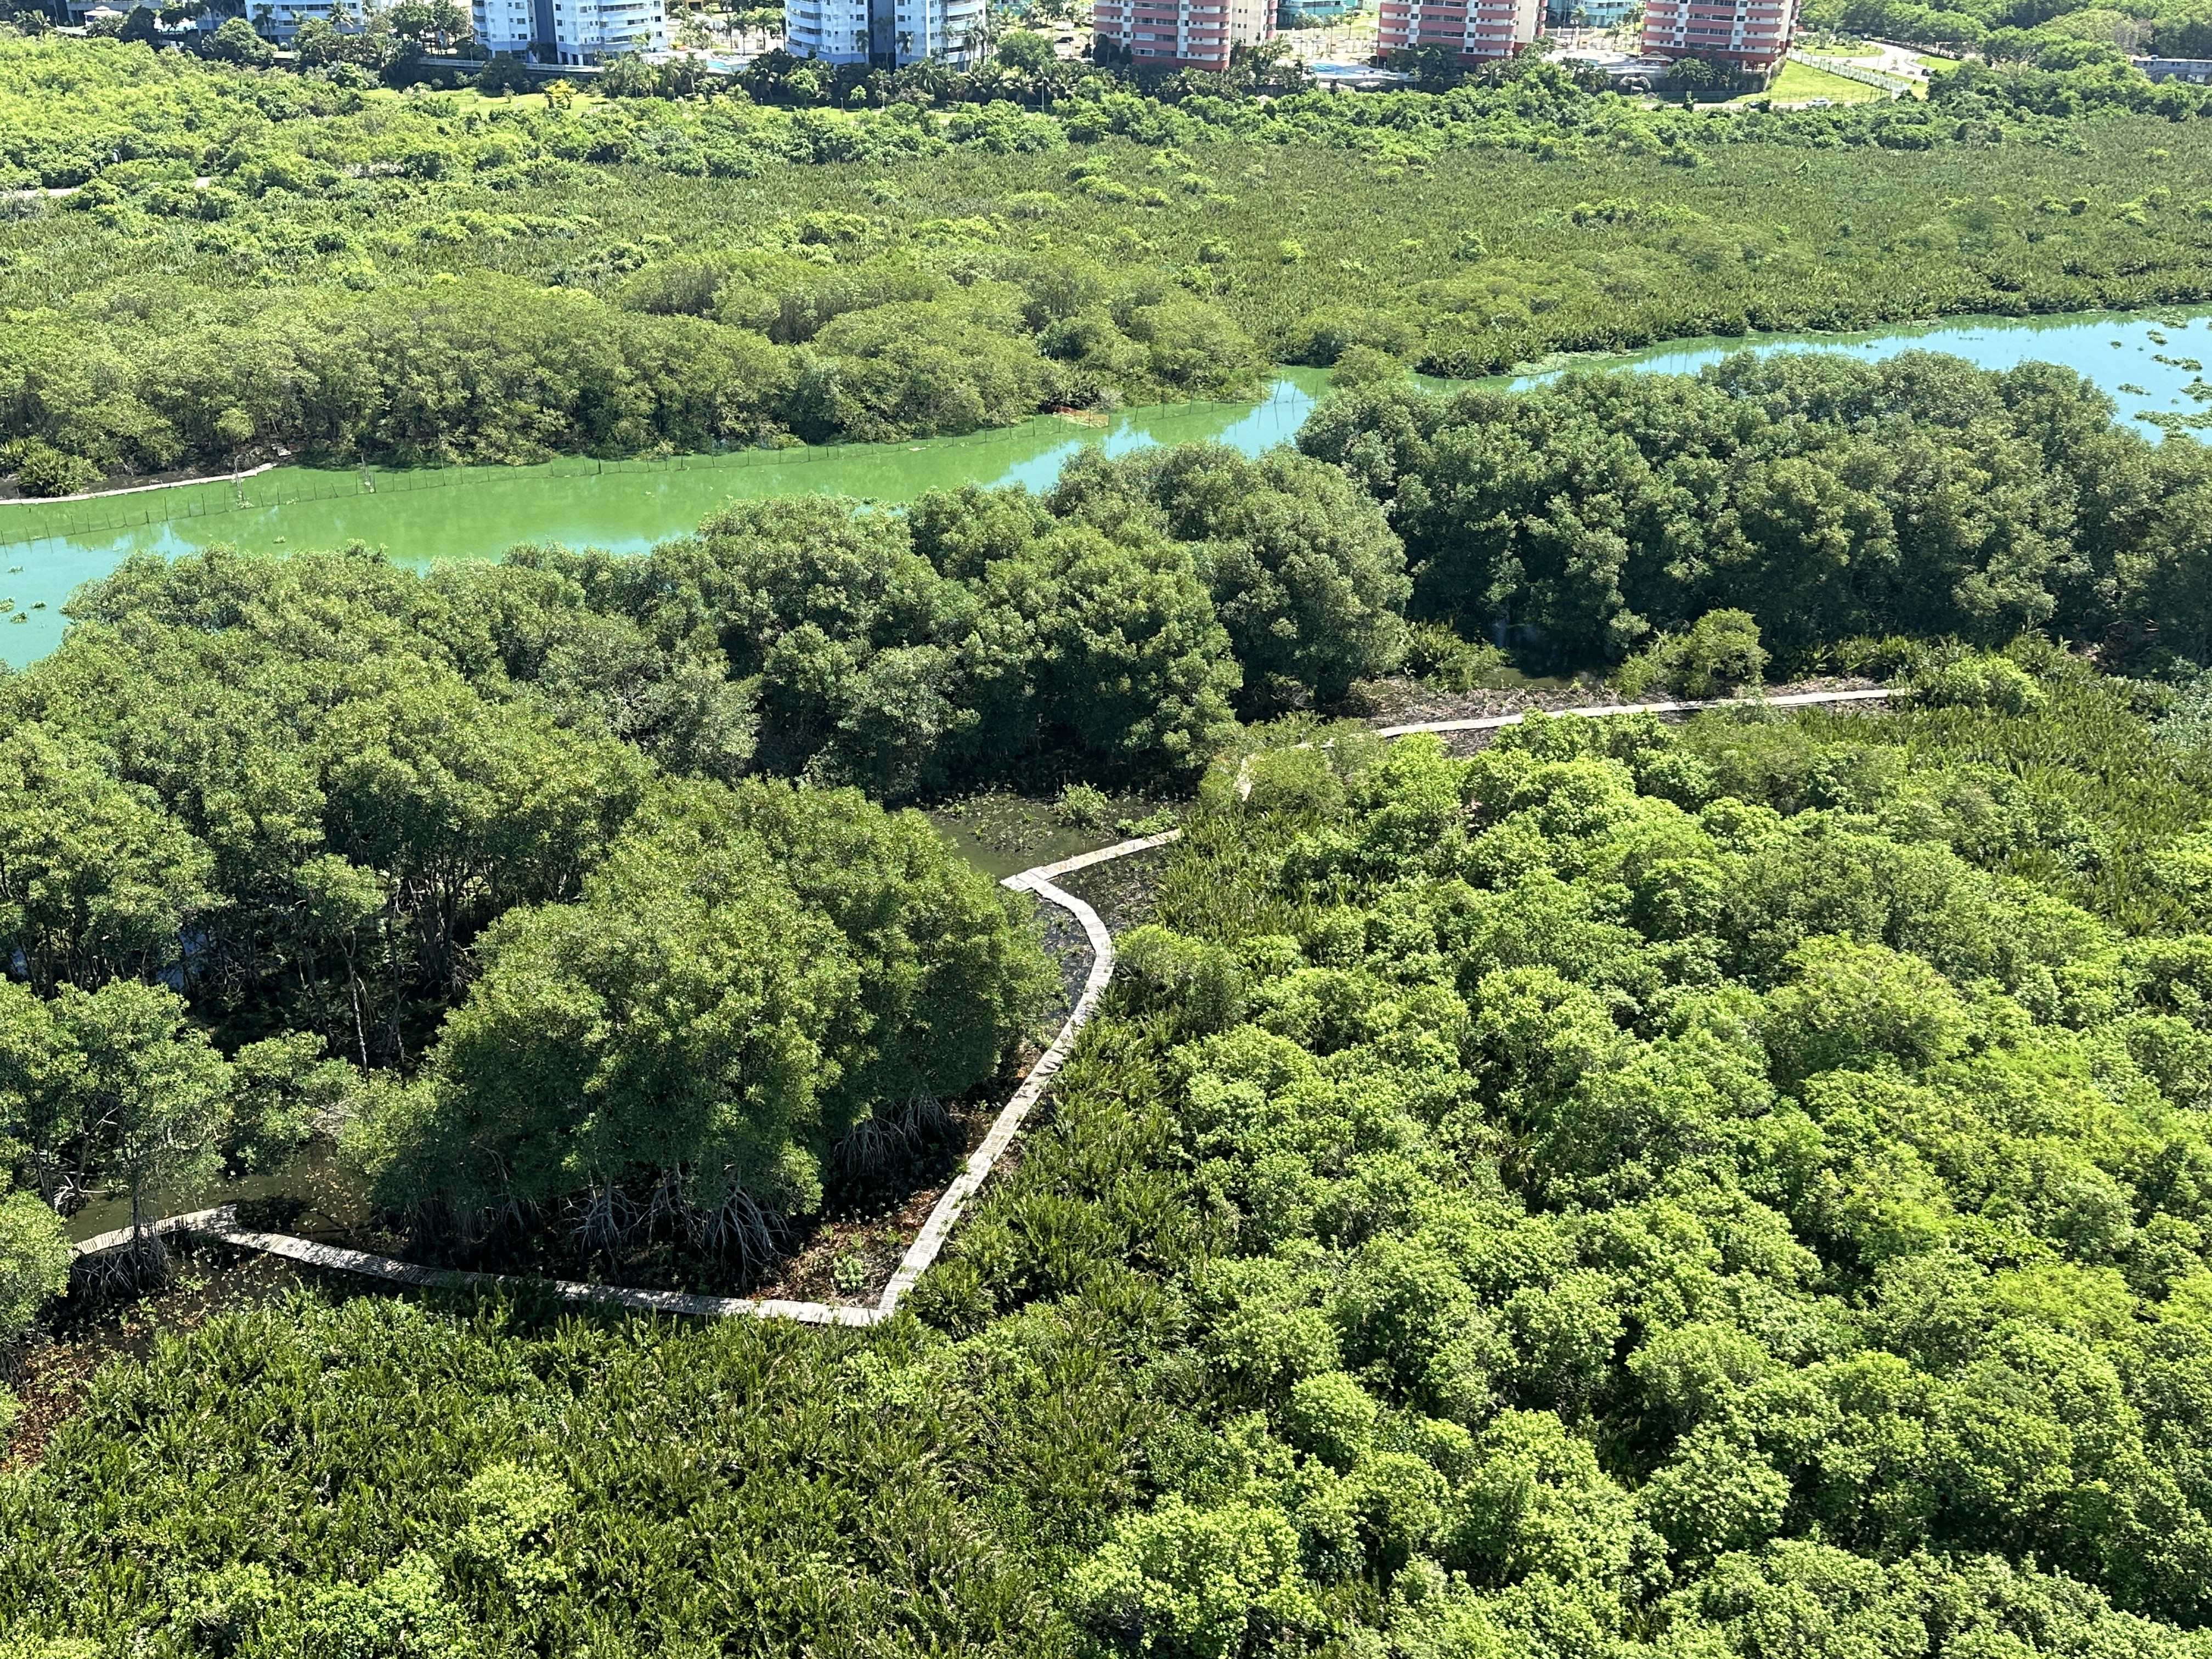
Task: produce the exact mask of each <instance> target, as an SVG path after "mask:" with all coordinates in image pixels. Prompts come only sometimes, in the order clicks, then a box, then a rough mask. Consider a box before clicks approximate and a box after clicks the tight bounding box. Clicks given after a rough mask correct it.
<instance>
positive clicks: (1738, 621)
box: [1613, 611, 1766, 698]
mask: <svg viewBox="0 0 2212 1659" xmlns="http://www.w3.org/2000/svg"><path fill="white" fill-rule="evenodd" d="M1765 668H1766V652H1765V648H1764V647H1761V646H1760V644H1759V624H1758V623H1757V622H1755V621H1753V618H1752V615H1751V613H1750V612H1749V611H1707V612H1705V615H1704V616H1702V617H1699V618H1698V620H1697V621H1696V622H1695V623H1692V624H1691V625H1690V628H1689V629H1688V631H1687V632H1686V633H1681V634H1672V635H1668V636H1667V637H1665V638H1663V639H1662V640H1660V641H1658V643H1657V644H1656V645H1653V646H1650V647H1648V648H1646V649H1644V650H1643V651H1640V652H1638V653H1637V654H1636V655H1634V656H1632V657H1631V658H1630V659H1628V660H1627V661H1626V662H1625V663H1623V664H1621V665H1620V671H1619V673H1618V674H1616V675H1615V676H1614V680H1613V683H1614V684H1615V685H1616V686H1618V687H1619V688H1620V694H1621V696H1625V697H1639V696H1645V695H1646V694H1648V693H1652V692H1672V693H1674V694H1675V695H1677V696H1686V697H1700V698H1702V697H1717V696H1724V695H1726V694H1727V693H1728V692H1729V691H1732V690H1735V688H1736V687H1738V686H1741V685H1756V684H1759V676H1760V675H1761V674H1762V673H1764V672H1765Z"/></svg>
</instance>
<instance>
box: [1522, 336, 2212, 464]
mask: <svg viewBox="0 0 2212 1659" xmlns="http://www.w3.org/2000/svg"><path fill="white" fill-rule="evenodd" d="M1739 351H1756V352H1759V353H1760V354H1761V355H1765V354H1768V353H1771V352H1776V351H1835V352H1840V353H1842V354H1843V355H1844V356H1850V357H1857V358H1859V359H1861V360H1862V361H1865V362H1874V361H1876V360H1878V359H1880V358H1883V357H1894V356H1897V355H1898V354H1899V352H1903V351H1942V352H1948V353H1949V354H1951V355H1952V356H1956V357H1964V358H1965V359H1966V360H1967V361H1968V362H1972V363H1973V364H1976V365H1977V366H1978V367H1980V368H2014V367H2015V366H2016V365H2018V364H2021V363H2025V362H2046V363H2058V364H2061V365H2063V367H2065V368H2070V369H2072V370H2074V371H2075V373H2076V374H2081V376H2082V377H2083V378H2085V379H2087V380H2093V381H2094V382H2095V383H2096V384H2097V385H2098V386H2100V387H2101V388H2102V389H2103V390H2104V392H2105V393H2106V395H2107V396H2108V397H2110V398H2112V400H2113V401H2114V402H2115V403H2116V404H2118V407H2119V416H2120V418H2121V419H2122V420H2124V421H2125V422H2128V423H2129V424H2130V425H2131V426H2133V427H2135V428H2136V430H2137V431H2139V432H2141V433H2142V435H2144V436H2145V437H2148V438H2151V439H2154V440H2155V439H2156V438H2157V437H2158V436H2159V435H2160V430H2161V428H2160V427H2159V425H2158V423H2157V422H2155V421H2152V420H2148V419H2146V418H2145V417H2146V416H2153V415H2167V416H2172V415H2192V414H2196V413H2197V412H2199V411H2200V410H2206V409H2207V408H2208V407H2212V405H2208V404H2207V403H2205V402H2200V401H2198V399H2197V398H2191V396H2190V395H2189V388H2190V387H2191V386H2192V385H2193V386H2197V387H2198V388H2199V389H2200V390H2199V395H2200V397H2204V396H2212V388H2208V387H2207V384H2206V381H2205V379H2204V375H2205V372H2206V365H2207V364H2212V313H2205V312H2201V311H2199V312H2185V311H2168V312H2109V311H2108V312H2089V313H2075V314H2073V315H2069V316H2065V317H1964V318H1957V317H1954V318H1953V319H1950V320H1949V321H1948V322H1942V323H1912V324H1905V325H1899V326H1898V327H1894V328H1884V329H1876V330H1873V331H1869V332H1868V333H1864V334H1753V335H1747V336H1739V337H1725V336H1713V337H1708V338H1705V339H1701V340H1669V341H1668V342H1667V343H1665V344H1663V345H1656V346H1649V347H1646V348H1645V349H1643V350H1641V351H1631V352H1624V353H1620V354H1617V355H1597V354H1592V355H1589V356H1565V357H1561V358H1559V359H1557V360H1556V361H1555V362H1547V363H1544V364H1541V365H1539V366H1538V372H1536V373H1533V374H1519V375H1512V376H1504V375H1501V376H1499V377H1498V380H1496V381H1495V382H1494V384H1497V385H1500V386H1510V387H1512V388H1514V389H1515V390H1516V391H1517V390H1519V389H1521V388H1522V387H1524V386H1534V385H1535V384H1537V383H1538V382H1540V381H1543V380H1552V379H1553V378H1555V377H1557V376H1558V375H1559V374H1564V373H1565V372H1566V371H1567V370H1569V369H1571V368H1634V369H1642V370H1644V371H1646V372H1649V373H1652V374H1696V373H1697V372H1698V371H1699V369H1701V368H1710V367H1711V365H1713V364H1715V363H1717V362H1720V360H1721V359H1722V358H1723V357H1726V356H1730V355H1731V354H1733V353H1735V352H1739ZM2200 360H2201V361H2200Z"/></svg>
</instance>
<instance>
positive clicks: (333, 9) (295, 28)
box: [71, 0, 362, 46]
mask: <svg viewBox="0 0 2212 1659" xmlns="http://www.w3.org/2000/svg"><path fill="white" fill-rule="evenodd" d="M130 3H131V0H125V9H127V8H128V6H129V5H130ZM71 9H72V10H74V9H75V8H74V7H72V8H71ZM210 15H212V13H210ZM246 15H247V16H248V17H250V18H252V21H253V27H254V28H255V30H256V31H257V32H258V33H260V34H261V35H262V36H263V37H264V39H267V40H274V41H275V42H276V44H277V45H278V46H290V45H291V44H292V40H293V37H294V36H295V35H297V34H298V33H299V32H300V25H301V24H302V23H304V22H307V21H308V20H309V19H310V18H313V19H315V20H318V21H321V22H325V23H328V24H330V25H331V27H334V28H339V29H348V30H351V29H356V28H359V27H361V21H362V20H361V8H360V7H359V6H358V5H355V4H352V3H349V0H275V3H274V4H270V5H268V6H266V7H265V8H264V7H263V6H261V5H255V6H252V7H250V8H249V9H247V11H246ZM218 21H220V20H218Z"/></svg>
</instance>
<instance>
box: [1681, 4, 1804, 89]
mask: <svg viewBox="0 0 2212 1659" xmlns="http://www.w3.org/2000/svg"><path fill="white" fill-rule="evenodd" d="M1796 27H1797V0H1645V4H1644V56H1645V57H1646V58H1712V59H1713V60H1714V61H1716V62H1718V63H1729V64H1735V65H1736V66H1737V67H1738V68H1739V69H1744V70H1752V71H1753V72H1754V73H1757V74H1761V75H1764V74H1765V73H1766V72H1767V71H1768V70H1771V69H1773V68H1774V67H1775V66H1776V65H1777V64H1780V63H1781V62H1782V60H1783V59H1784V58H1785V57H1787V56H1788V55H1789V52H1790V32H1791V31H1792V30H1793V29H1795V28H1796Z"/></svg>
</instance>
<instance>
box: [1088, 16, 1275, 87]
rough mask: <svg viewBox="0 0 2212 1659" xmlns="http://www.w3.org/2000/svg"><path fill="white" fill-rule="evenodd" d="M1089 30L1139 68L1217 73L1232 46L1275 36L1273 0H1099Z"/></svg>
mask: <svg viewBox="0 0 2212 1659" xmlns="http://www.w3.org/2000/svg"><path fill="white" fill-rule="evenodd" d="M1091 28H1092V30H1093V31H1094V32H1095V33H1097V37H1098V40H1099V42H1100V44H1101V45H1103V46H1118V47H1119V48H1120V49H1121V51H1122V52H1126V53H1127V55H1128V56H1129V57H1130V58H1132V59H1133V61H1135V62H1137V63H1139V64H1160V65H1161V66H1162V67H1164V68H1167V69H1198V70H1225V69H1227V68H1228V67H1229V51H1230V48H1231V47H1232V46H1253V45H1256V44H1257V43H1258V42H1260V41H1261V40H1273V39H1274V38H1275V0H1097V3H1096V4H1095V5H1093V6H1092V7H1091Z"/></svg>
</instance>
